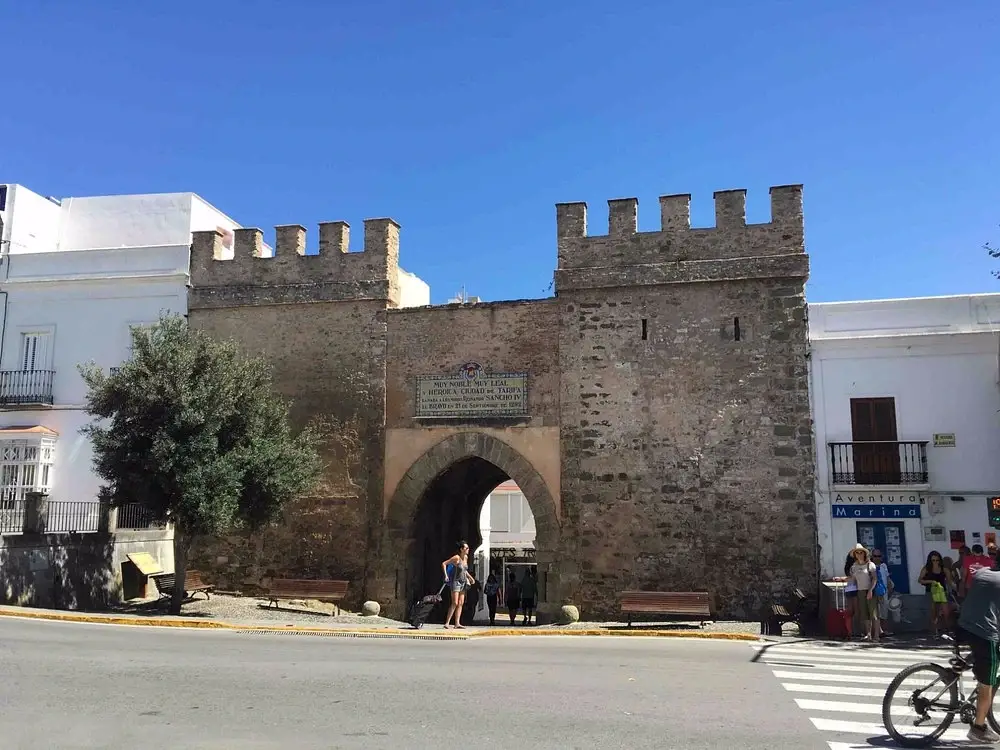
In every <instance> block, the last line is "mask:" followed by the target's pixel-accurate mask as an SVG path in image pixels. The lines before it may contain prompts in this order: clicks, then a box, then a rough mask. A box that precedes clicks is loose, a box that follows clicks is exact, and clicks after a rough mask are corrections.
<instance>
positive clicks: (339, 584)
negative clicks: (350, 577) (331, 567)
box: [267, 578, 349, 600]
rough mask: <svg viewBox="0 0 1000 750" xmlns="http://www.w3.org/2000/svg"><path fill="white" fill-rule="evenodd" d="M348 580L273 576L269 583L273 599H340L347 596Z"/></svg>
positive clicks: (269, 590) (270, 594) (268, 586)
mask: <svg viewBox="0 0 1000 750" xmlns="http://www.w3.org/2000/svg"><path fill="white" fill-rule="evenodd" d="M348 585H349V582H348V581H328V580H320V579H301V578H273V579H271V581H270V582H268V584H267V591H268V596H270V598H271V599H277V598H281V599H289V598H311V599H333V600H340V599H343V598H344V597H345V596H347V588H348Z"/></svg>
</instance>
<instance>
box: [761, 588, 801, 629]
mask: <svg viewBox="0 0 1000 750" xmlns="http://www.w3.org/2000/svg"><path fill="white" fill-rule="evenodd" d="M808 603H809V597H807V596H806V595H805V594H804V593H803V592H802V589H793V590H792V596H791V599H790V600H788V601H785V602H775V601H772V602H771V603H770V604H768V605H766V606H765V611H764V616H763V617H762V618H761V623H760V633H761V635H781V626H782V625H784V624H785V623H786V622H794V623H795V624H796V625H799V626H800V627H801V624H802V622H801V621H802V618H803V616H804V615H805V614H806V613H807V611H808Z"/></svg>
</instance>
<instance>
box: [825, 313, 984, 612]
mask: <svg viewBox="0 0 1000 750" xmlns="http://www.w3.org/2000/svg"><path fill="white" fill-rule="evenodd" d="M998 331H1000V294H985V295H965V296H953V297H930V298H916V299H898V300H879V301H864V302H837V303H821V304H811V305H809V335H810V339H811V362H810V378H811V383H810V397H811V399H812V411H813V421H814V430H815V439H816V449H817V462H816V472H817V475H816V511H817V527H818V528H817V533H818V543H819V547H820V564H821V574H822V576H823V577H824V578H827V579H828V578H831V577H834V576H840V575H843V574H844V562H845V558H846V557H847V554H848V552H849V551H850V549H851V548H852V547H853V546H854V545H855V544H856V543H858V542H859V541H860V542H861V543H863V544H865V545H866V546H867V547H869V548H872V547H877V548H879V549H880V550H882V551H883V554H884V561H885V562H887V563H888V565H889V570H890V574H891V575H892V578H893V582H894V584H895V586H896V590H897V592H899V593H900V594H919V595H923V587H922V586H920V585H919V584H918V583H917V578H918V576H919V573H920V569H921V567H922V566H923V565H924V562H925V560H926V558H927V555H928V553H930V552H931V551H937V552H939V553H940V554H941V555H942V557H948V556H950V557H952V558H953V559H955V558H957V557H958V549H959V547H961V546H962V545H967V546H969V547H971V546H972V545H974V544H982V545H983V546H984V547H985V546H986V545H987V544H988V543H989V542H991V541H994V540H995V538H996V533H997V530H996V529H992V528H990V526H989V514H988V509H987V502H988V500H989V498H991V497H994V496H998V495H1000V385H998V384H1000V369H998V359H1000V334H998Z"/></svg>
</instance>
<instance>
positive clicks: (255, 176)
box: [0, 0, 1000, 302]
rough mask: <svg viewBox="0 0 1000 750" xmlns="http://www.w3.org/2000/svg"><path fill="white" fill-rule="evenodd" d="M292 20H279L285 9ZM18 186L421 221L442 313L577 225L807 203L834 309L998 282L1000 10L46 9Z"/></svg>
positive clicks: (716, 6)
mask: <svg viewBox="0 0 1000 750" xmlns="http://www.w3.org/2000/svg"><path fill="white" fill-rule="evenodd" d="M278 8H280V10H277V9H278ZM3 16H4V20H3V21H2V25H0V29H2V31H0V33H2V38H3V50H4V52H3V57H4V60H5V66H6V73H5V84H4V86H5V90H4V91H3V94H2V98H0V134H2V135H0V137H2V139H3V145H2V147H0V182H18V183H22V184H24V185H26V186H28V187H29V188H31V189H33V190H35V191H37V192H41V193H43V194H47V195H55V196H69V195H100V194H112V193H140V192H171V191H187V190H190V191H193V192H196V193H198V194H200V195H201V196H203V197H204V198H205V199H207V200H208V201H209V202H211V203H213V204H214V205H216V206H217V207H219V208H220V209H221V210H223V211H225V212H226V213H228V214H229V215H230V216H232V217H233V218H234V219H236V220H237V221H239V222H240V223H242V224H243V225H245V226H261V227H263V228H265V230H266V231H267V232H268V234H266V235H265V237H270V236H273V233H272V230H271V229H270V227H272V226H273V225H274V224H284V223H301V224H304V225H305V226H307V227H308V228H309V229H310V237H311V241H312V242H313V243H315V241H316V239H315V232H316V229H315V225H316V224H317V223H318V222H320V221H325V220H338V219H343V220H346V221H348V222H350V223H351V224H352V228H353V229H354V237H353V238H352V244H354V245H355V246H356V247H360V241H361V226H362V224H361V222H362V220H363V219H364V218H365V217H373V216H386V215H388V216H392V217H393V218H395V219H396V220H397V221H399V222H400V223H401V224H402V227H403V230H402V251H401V257H402V263H403V266H404V267H405V268H407V269H408V270H410V271H413V272H414V273H417V274H418V275H420V276H422V277H423V278H424V279H426V280H427V281H428V282H429V283H430V284H431V291H432V297H433V300H434V301H435V302H441V301H444V300H445V299H446V298H447V297H449V296H451V295H453V294H454V293H455V292H456V291H458V289H459V288H460V287H462V285H465V286H466V288H467V290H468V292H469V293H470V294H476V295H480V296H482V297H484V298H485V299H489V300H495V299H505V298H507V299H516V298H522V297H538V296H546V295H547V293H548V292H547V289H548V287H549V284H550V282H551V279H552V270H553V267H554V265H555V209H554V207H553V204H555V203H556V202H559V201H573V200H586V201H587V202H588V203H589V204H590V224H591V226H592V231H594V230H599V231H600V233H603V231H604V228H605V227H606V223H605V222H606V217H607V204H606V200H607V199H608V198H615V197H626V196H637V197H638V198H639V201H640V202H639V225H640V229H642V230H651V229H655V228H657V223H658V216H659V213H658V206H657V200H656V199H657V196H659V195H661V194H668V193H692V194H693V199H692V218H693V222H694V223H695V225H701V226H706V225H710V224H711V223H712V221H713V208H712V192H713V191H715V190H721V189H727V188H737V187H743V188H747V189H748V190H749V196H748V219H749V220H750V221H764V220H766V218H767V211H768V194H767V188H768V186H770V185H773V184H785V183H795V182H801V183H804V184H805V209H806V232H807V243H808V250H809V252H810V254H811V256H812V269H813V276H812V280H811V282H810V285H809V288H808V291H809V297H810V299H811V300H813V301H826V300H838V299H856V298H872V297H898V296H914V295H934V294H952V293H967V292H982V291H994V290H995V291H1000V282H998V281H996V280H994V279H992V278H991V277H990V274H989V269H990V267H991V264H990V260H989V258H988V257H987V256H986V255H985V253H984V252H983V251H982V250H981V249H980V248H981V246H982V244H983V243H984V242H986V241H987V240H992V241H994V242H1000V227H998V225H1000V180H998V165H1000V2H997V0H963V2H960V3H945V2H939V1H937V0H911V1H910V2H904V1H902V0H898V1H894V0H886V1H885V2H870V1H867V0H866V1H861V0H858V1H852V0H845V1H842V2H827V1H825V0H789V1H787V2H777V1H771V0H753V1H752V2H746V1H745V0H744V1H743V2H722V1H719V2H713V1H711V0H706V2H703V3H693V2H671V1H670V0H661V2H622V3H621V4H620V5H617V6H616V5H615V4H613V3H608V2H594V1H593V0H575V1H574V2H563V1H559V2H556V1H555V0H551V1H546V2H538V1H537V0H535V2H515V1H513V0H509V1H507V2H502V3H487V2H468V3H465V2H454V3H448V2H425V3H415V2H412V1H406V0H397V1H396V2H387V1H385V0H366V1H365V2H353V3H349V2H344V1H341V2H336V1H334V2H321V0H310V1H308V2H306V1H304V0H283V2H281V3H277V2H260V1H254V0H241V1H240V2H237V1H236V0H213V2H207V3H199V4H197V5H196V4H194V3H158V4H149V3H121V2H114V3H112V2H107V1H103V0H92V2H87V3H69V2H66V1H65V0H63V2H35V3H13V2H8V3H6V4H5V7H4V11H3Z"/></svg>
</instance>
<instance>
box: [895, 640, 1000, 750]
mask: <svg viewBox="0 0 1000 750" xmlns="http://www.w3.org/2000/svg"><path fill="white" fill-rule="evenodd" d="M956 636H957V634H956ZM953 639H954V644H953V651H954V656H953V657H952V658H950V659H949V660H948V666H947V667H945V666H942V665H940V664H937V663H935V662H921V663H919V664H912V665H910V666H909V667H906V669H904V670H903V671H902V672H900V673H899V674H897V675H896V676H895V677H894V678H893V680H892V682H890V683H889V687H888V688H886V691H885V697H884V698H883V699H882V723H883V724H884V725H885V728H886V731H887V732H889V735H890V736H891V737H892V739H894V740H895V741H896V742H897V743H899V745H901V746H902V747H927V746H929V745H931V744H932V743H933V742H934V741H935V740H937V739H939V738H940V737H941V735H943V734H944V733H945V731H947V729H948V727H950V726H951V723H952V721H954V719H955V716H956V714H957V715H958V716H959V718H960V719H961V721H962V723H963V724H968V725H970V726H971V725H972V722H973V721H974V720H975V718H976V688H975V687H973V689H972V692H971V694H969V695H966V693H965V691H964V690H963V689H962V675H964V674H965V673H967V672H968V671H969V670H971V669H972V653H971V650H970V652H969V653H967V654H965V655H963V654H962V653H961V649H962V646H964V645H965V644H963V643H961V642H960V639H959V638H957V637H955V636H953ZM919 672H930V673H931V676H932V677H933V679H930V678H928V680H927V681H925V680H921V679H919V678H914V675H916V674H918V673H919ZM906 682H909V683H910V686H912V685H918V686H919V685H921V684H923V685H924V687H917V688H916V689H914V690H913V691H912V692H911V693H909V694H908V696H907V693H906V692H905V690H904V692H903V694H902V695H903V696H907V701H906V707H908V708H910V709H912V711H913V712H914V714H915V718H914V719H913V723H912V726H914V727H919V726H921V725H923V724H925V723H927V722H929V721H931V720H932V716H931V714H932V712H936V713H937V715H938V716H940V723H938V725H937V728H936V729H934V731H932V732H931V733H930V734H929V735H926V736H921V737H913V736H908V735H905V734H903V733H902V732H901V731H900V727H899V726H897V722H896V718H895V717H896V716H900V715H901V714H903V713H905V712H904V711H901V710H899V709H902V708H903V706H900V705H897V704H894V703H893V699H894V698H895V697H896V691H897V690H899V688H900V687H902V686H903V683H906ZM925 682H926V684H924V683H925ZM908 687H909V686H908ZM938 687H940V689H938ZM935 691H936V692H935ZM997 692H1000V691H997ZM945 693H947V694H948V700H947V701H942V700H940V699H941V697H942V696H943V695H945ZM901 697H902V696H901ZM994 700H996V693H994ZM893 709H897V710H895V711H894V710H893ZM993 709H994V706H993V705H991V706H990V710H989V712H988V713H987V715H986V721H987V724H988V725H989V726H990V728H992V729H993V731H994V732H1000V723H998V722H997V718H996V716H995V715H994V712H993ZM901 726H903V728H906V727H905V721H904V722H903V725H901Z"/></svg>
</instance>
